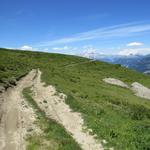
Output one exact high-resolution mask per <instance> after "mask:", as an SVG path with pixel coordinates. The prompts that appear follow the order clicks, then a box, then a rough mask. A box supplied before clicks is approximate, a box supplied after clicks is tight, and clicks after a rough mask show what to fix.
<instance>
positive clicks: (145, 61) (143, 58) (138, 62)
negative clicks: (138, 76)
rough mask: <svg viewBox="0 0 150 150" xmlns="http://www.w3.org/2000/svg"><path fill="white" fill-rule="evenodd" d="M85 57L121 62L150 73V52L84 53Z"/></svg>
mask: <svg viewBox="0 0 150 150" xmlns="http://www.w3.org/2000/svg"><path fill="white" fill-rule="evenodd" d="M82 56H83V57H87V58H90V59H95V60H100V61H104V62H109V63H112V64H121V65H122V66H124V67H127V68H131V69H134V70H137V71H140V72H143V73H146V74H150V54H149V55H128V56H123V55H104V54H99V53H94V52H91V53H84V54H82Z"/></svg>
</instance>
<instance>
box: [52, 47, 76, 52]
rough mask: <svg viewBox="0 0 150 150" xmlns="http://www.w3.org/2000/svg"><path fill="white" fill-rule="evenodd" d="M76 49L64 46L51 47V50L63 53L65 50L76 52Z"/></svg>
mask: <svg viewBox="0 0 150 150" xmlns="http://www.w3.org/2000/svg"><path fill="white" fill-rule="evenodd" d="M76 49H77V47H71V46H64V47H53V48H52V50H55V51H65V50H76Z"/></svg>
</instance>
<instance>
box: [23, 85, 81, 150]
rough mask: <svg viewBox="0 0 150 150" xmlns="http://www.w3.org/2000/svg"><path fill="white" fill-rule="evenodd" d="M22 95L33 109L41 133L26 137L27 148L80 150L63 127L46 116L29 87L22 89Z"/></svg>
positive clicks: (35, 149) (29, 149) (37, 149)
mask: <svg viewBox="0 0 150 150" xmlns="http://www.w3.org/2000/svg"><path fill="white" fill-rule="evenodd" d="M23 95H24V97H25V99H26V100H27V101H28V103H29V105H30V106H31V107H32V108H33V109H34V111H35V113H36V115H37V119H36V122H35V124H36V125H37V126H38V127H39V128H40V129H41V131H42V132H41V134H36V133H35V134H33V135H30V136H28V138H27V142H28V145H27V150H41V149H42V150H80V147H79V145H78V144H77V143H76V142H75V141H74V139H73V138H72V137H71V135H70V134H69V133H67V132H66V131H65V129H64V128H63V127H62V126H61V125H59V124H58V123H56V122H55V121H54V120H52V119H49V118H47V117H46V115H45V113H44V112H43V111H41V109H40V108H39V107H38V105H37V104H36V102H35V101H34V100H33V98H32V91H31V90H30V88H26V89H24V90H23Z"/></svg>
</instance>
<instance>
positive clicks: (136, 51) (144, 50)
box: [118, 48, 150, 56]
mask: <svg viewBox="0 0 150 150" xmlns="http://www.w3.org/2000/svg"><path fill="white" fill-rule="evenodd" d="M149 53H150V48H130V49H124V50H121V51H120V52H119V53H118V54H119V55H126V56H128V55H146V54H149Z"/></svg>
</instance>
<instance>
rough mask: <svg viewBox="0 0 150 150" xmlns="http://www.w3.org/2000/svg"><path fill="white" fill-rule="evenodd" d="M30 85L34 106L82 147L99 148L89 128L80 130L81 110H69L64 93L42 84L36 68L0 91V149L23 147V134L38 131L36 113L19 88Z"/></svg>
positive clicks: (100, 149) (84, 148)
mask: <svg viewBox="0 0 150 150" xmlns="http://www.w3.org/2000/svg"><path fill="white" fill-rule="evenodd" d="M31 86H32V88H33V92H34V96H33V98H34V100H35V101H36V102H37V104H38V106H39V107H40V108H41V109H42V110H43V111H45V113H46V115H47V117H49V118H52V119H54V120H56V121H57V122H58V123H60V124H62V125H63V126H64V128H65V129H66V130H67V131H68V132H70V133H71V135H72V137H73V138H74V139H75V140H76V141H77V142H78V143H79V145H81V148H82V149H83V150H103V147H102V145H101V144H100V142H98V141H97V140H96V139H95V138H94V136H92V135H90V133H89V132H91V130H86V131H83V127H84V126H83V124H84V122H83V119H82V117H81V114H80V113H77V112H73V111H72V110H71V108H70V107H69V106H68V105H67V104H66V103H65V98H66V96H65V95H64V94H63V93H57V92H56V90H55V88H54V87H53V86H48V87H45V86H44V83H42V82H41V72H40V71H39V70H38V71H36V70H33V71H31V72H30V73H29V74H28V75H27V76H26V77H24V78H23V79H22V80H20V81H19V82H18V84H17V86H16V87H13V88H9V89H8V90H7V91H6V92H4V93H2V94H1V95H0V101H1V102H2V104H1V105H0V107H1V108H0V150H25V149H26V142H25V139H24V138H25V137H26V135H27V134H28V132H30V130H34V131H35V132H36V133H37V132H40V131H39V129H38V128H37V127H35V124H34V121H35V119H36V114H35V113H34V111H33V110H32V108H31V107H30V106H28V104H27V102H26V101H25V100H24V98H23V95H22V91H23V89H24V88H26V87H31ZM31 133H32V132H31Z"/></svg>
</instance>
